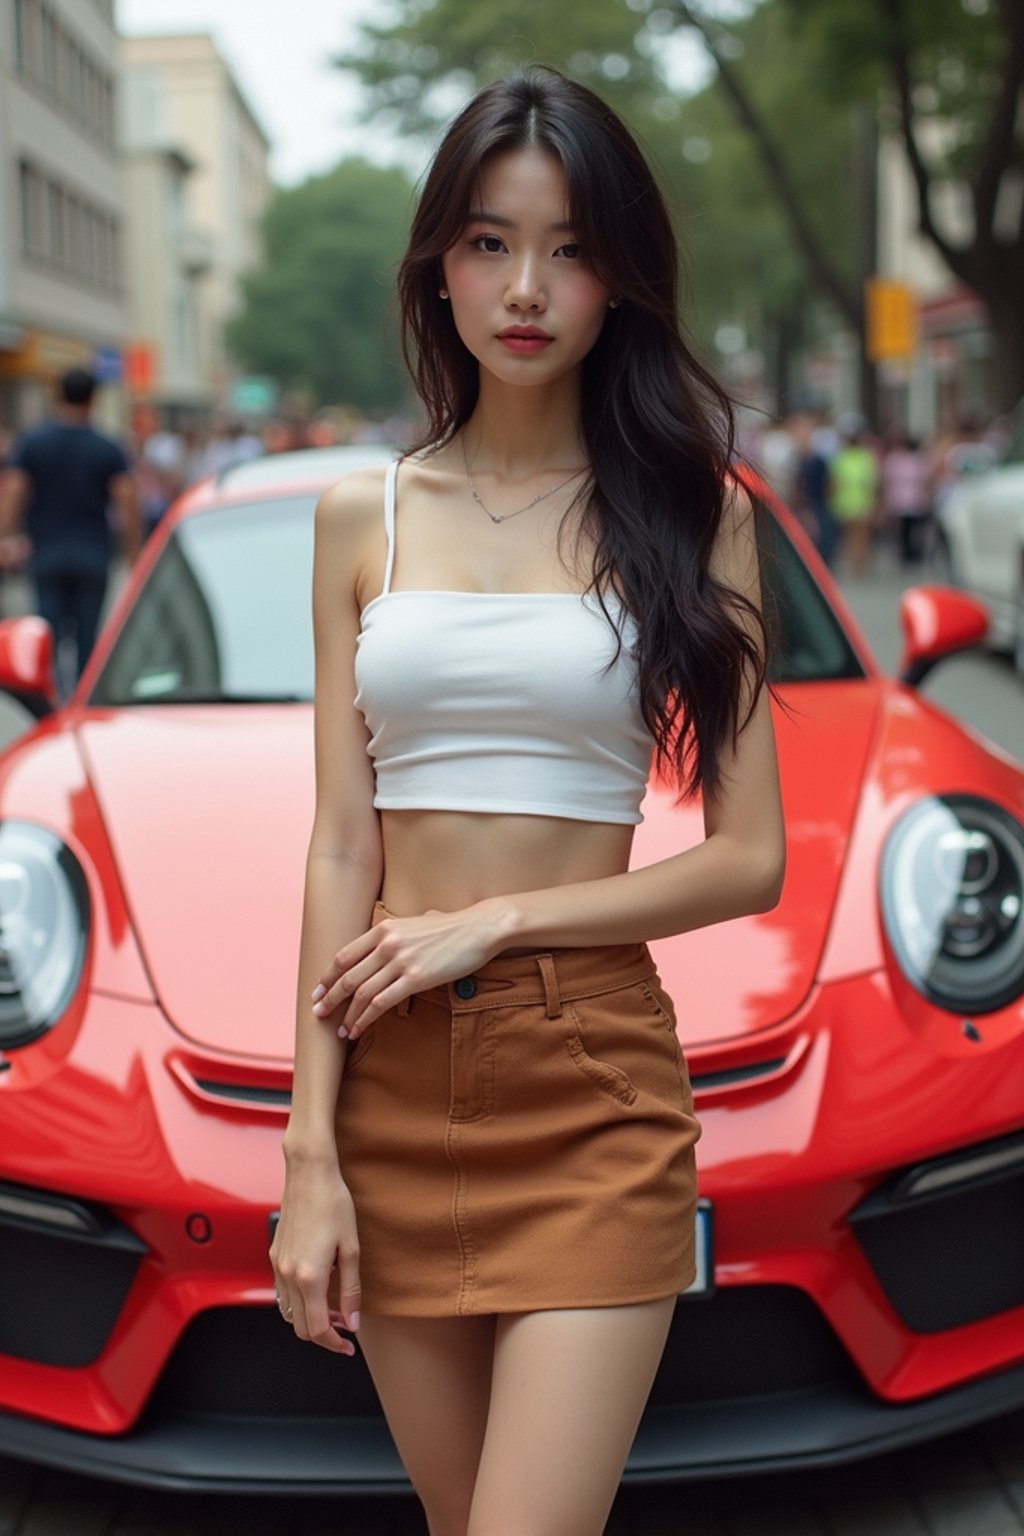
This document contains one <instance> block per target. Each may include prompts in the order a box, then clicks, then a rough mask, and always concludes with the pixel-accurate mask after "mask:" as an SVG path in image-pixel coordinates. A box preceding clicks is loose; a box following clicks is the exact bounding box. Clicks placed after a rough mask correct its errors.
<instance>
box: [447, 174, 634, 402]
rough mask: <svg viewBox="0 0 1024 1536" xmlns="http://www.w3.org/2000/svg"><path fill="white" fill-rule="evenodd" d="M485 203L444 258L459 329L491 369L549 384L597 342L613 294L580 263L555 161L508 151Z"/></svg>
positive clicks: (489, 177)
mask: <svg viewBox="0 0 1024 1536" xmlns="http://www.w3.org/2000/svg"><path fill="white" fill-rule="evenodd" d="M478 197H479V201H478V202H476V203H475V204H474V206H473V207H472V208H471V209H470V216H469V219H468V221H467V223H466V226H465V228H464V229H463V231H462V234H461V235H460V236H459V239H458V240H457V241H456V243H455V244H454V245H453V246H452V247H451V249H450V250H449V251H447V252H446V253H445V256H444V259H443V263H442V265H443V269H444V284H445V287H446V288H447V289H448V293H449V295H450V298H451V306H452V314H453V316H454V318H455V325H456V328H457V330H458V332H459V335H460V336H461V337H462V340H463V341H464V342H465V344H466V346H467V347H468V348H469V350H470V352H472V354H473V356H474V357H475V358H476V359H477V360H478V362H479V363H480V366H481V367H482V368H486V369H487V370H488V372H490V373H492V374H494V375H495V377H497V378H499V379H501V380H503V381H505V382H507V383H510V384H540V383H550V382H551V381H552V380H553V379H556V378H559V377H561V376H563V375H564V374H566V373H568V372H570V371H571V370H572V369H574V368H576V367H578V366H579V364H580V363H581V362H582V361H583V359H584V357H586V355H587V353H588V352H589V351H590V349H591V347H592V346H593V345H594V342H595V341H596V340H597V337H598V334H599V333H600V330H601V326H602V325H603V324H604V320H605V316H606V314H607V312H608V301H609V297H610V294H609V290H608V288H607V287H606V286H605V285H604V283H602V282H601V280H600V279H599V278H598V277H595V275H594V273H593V272H591V271H590V270H589V268H588V267H586V266H585V265H584V263H583V261H582V259H581V253H580V248H579V246H578V244H577V243H576V237H575V231H574V230H573V227H572V225H571V224H570V223H569V211H568V204H569V199H568V189H567V187H566V183H565V174H564V172H563V170H562V167H561V165H560V164H559V162H558V160H557V159H556V157H555V156H554V155H552V154H550V153H548V152H547V151H545V150H540V149H514V150H506V151H503V152H502V153H500V154H495V155H493V156H491V157H490V158H489V159H487V160H486V161H485V162H484V165H483V167H482V170H481V174H480V178H479V183H478Z"/></svg>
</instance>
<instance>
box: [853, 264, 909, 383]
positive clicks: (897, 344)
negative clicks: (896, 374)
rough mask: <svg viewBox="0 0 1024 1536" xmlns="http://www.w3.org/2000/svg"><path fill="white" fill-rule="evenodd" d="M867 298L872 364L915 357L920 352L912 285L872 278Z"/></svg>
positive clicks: (869, 347) (869, 282) (867, 290)
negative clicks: (917, 350)
mask: <svg viewBox="0 0 1024 1536" xmlns="http://www.w3.org/2000/svg"><path fill="white" fill-rule="evenodd" d="M864 297H865V302H866V311H867V313H866V322H867V353H868V357H869V358H870V359H871V361H872V362H873V363H883V362H888V361H890V360H893V359H897V358H902V359H904V360H905V359H908V358H911V357H913V355H914V352H915V351H916V349H917V298H916V296H915V294H914V290H913V289H912V288H911V286H910V284H909V283H899V282H894V281H893V280H891V279H890V278H885V277H869V278H868V280H867V284H866V286H865V295H864Z"/></svg>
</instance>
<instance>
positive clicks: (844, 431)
mask: <svg viewBox="0 0 1024 1536" xmlns="http://www.w3.org/2000/svg"><path fill="white" fill-rule="evenodd" d="M837 429H838V432H839V436H840V439H841V443H840V447H839V451H838V453H836V454H835V456H834V457H833V459H832V462H831V464H830V466H829V497H828V504H829V509H830V511H831V513H832V516H833V517H834V518H835V519H836V521H837V523H838V524H839V525H840V530H841V537H842V551H843V559H844V562H845V564H846V566H847V568H848V570H849V572H850V574H851V575H853V576H862V575H863V574H864V572H865V571H866V570H867V568H868V564H869V562H870V559H871V539H872V535H873V533H874V529H875V521H876V518H877V514H878V491H879V468H878V460H877V458H876V457H875V454H874V452H873V450H872V449H871V448H870V447H869V446H868V444H867V442H866V441H865V437H866V433H867V424H866V422H865V421H864V419H863V417H860V416H856V415H854V414H852V413H851V414H850V415H848V416H845V417H842V418H840V420H839V422H838V423H837Z"/></svg>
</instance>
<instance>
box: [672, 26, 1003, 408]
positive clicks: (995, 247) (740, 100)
mask: <svg viewBox="0 0 1024 1536" xmlns="http://www.w3.org/2000/svg"><path fill="white" fill-rule="evenodd" d="M664 3H665V5H666V6H667V7H668V8H669V9H670V10H671V11H672V13H673V14H674V15H675V16H676V17H677V18H678V20H679V21H680V22H681V23H682V24H683V25H685V26H689V27H692V28H695V29H696V30H697V32H698V33H699V34H700V36H701V37H702V38H703V40H704V43H705V46H706V47H707V49H708V52H709V54H710V55H711V57H712V58H713V59H714V61H715V64H716V67H717V73H718V80H719V83H720V85H721V88H722V90H723V92H724V93H725V95H726V96H727V98H728V100H729V101H730V104H731V106H732V108H733V111H734V113H735V114H736V117H737V120H738V121H739V122H740V123H741V124H742V125H743V127H744V129H745V131H746V132H747V133H749V134H750V136H751V139H752V141H753V142H754V143H755V144H756V146H757V150H758V155H759V158H760V160H761V163H762V166H763V168H764V171H765V173H766V175H767V177H768V179H769V181H770V182H771V184H772V186H773V187H774V188H775V191H776V194H777V196H778V198H779V200H780V203H781V204H782V206H783V207H784V208H785V210H786V213H787V217H788V218H789V221H790V225H791V227H792V229H793V231H794V235H795V237H796V239H797V241H798V243H799V244H800V248H801V250H802V251H803V252H804V255H805V257H806V259H807V261H808V264H809V266H810V267H811V270H812V271H813V272H814V273H815V276H816V278H817V280H818V282H819V283H820V284H821V285H823V286H825V287H827V288H828V290H829V291H830V292H831V293H832V294H833V296H834V297H835V298H836V300H837V301H838V302H840V303H842V284H841V282H837V274H836V272H835V271H834V268H833V265H832V262H831V259H830V253H829V252H828V251H827V250H825V249H823V248H822V246H821V245H820V243H818V242H816V241H815V240H814V239H813V237H812V235H811V232H810V231H809V229H808V227H807V220H806V209H805V208H804V207H803V205H802V204H801V201H800V198H799V195H798V193H797V191H796V189H795V188H794V186H793V183H792V178H791V175H790V170H789V164H788V157H787V154H786V151H785V149H784V147H783V146H784V140H783V139H782V138H781V137H780V135H779V134H778V133H777V132H776V131H775V127H774V125H773V124H772V122H771V121H770V118H769V116H768V114H767V113H766V112H765V110H764V107H763V105H762V103H761V100H760V93H759V90H758V88H757V84H758V82H757V80H756V76H757V74H758V72H759V64H758V63H757V61H753V62H750V63H747V65H746V67H744V60H743V57H742V55H743V51H744V50H743V44H742V39H737V35H736V32H735V29H734V28H730V27H725V26H723V25H722V23H721V22H720V21H719V20H718V19H717V18H716V16H715V14H714V9H713V7H712V6H711V5H709V4H704V5H698V4H694V3H691V0H664ZM764 3H765V4H772V5H775V6H778V7H781V8H782V9H784V10H785V11H786V13H787V14H788V18H789V22H790V28H791V35H792V36H793V37H794V38H797V37H799V38H800V39H801V40H802V41H803V42H804V43H805V44H806V43H807V42H811V43H812V44H813V46H815V47H816V49H817V52H818V56H819V59H820V69H821V79H822V81H823V82H824V83H826V84H827V85H828V86H830V87H831V89H832V90H833V91H834V93H835V97H836V99H837V100H839V101H847V102H852V101H860V102H863V103H866V104H868V105H869V106H870V107H871V108H872V109H874V108H876V107H878V108H880V109H881V111H882V113H883V115H884V116H885V117H886V118H887V119H888V120H889V121H891V122H892V124H893V126H894V127H896V128H897V131H898V132H899V134H900V136H901V138H902V141H903V146H904V149H905V152H906V155H907V159H908V162H909V165H910V168H911V172H912V175H913V179H914V184H915V188H916V194H917V216H918V228H919V230H920V233H921V234H922V235H923V236H924V237H925V238H926V239H928V240H929V241H930V242H931V243H932V245H933V246H934V248H935V250H936V252H937V253H938V255H939V256H940V257H941V258H942V260H943V261H944V262H945V264H946V266H947V267H948V268H949V270H950V272H951V273H952V274H953V275H954V276H955V277H957V278H958V279H959V280H960V281H961V282H963V283H965V284H966V285H967V286H968V287H970V288H973V289H974V290H975V292H976V293H977V294H978V295H979V296H980V297H981V299H982V300H983V302H984V303H985V306H986V308H987V309H988V312H989V317H990V321H991V325H992V332H993V337H994V342H995V370H994V373H995V391H996V399H997V403H998V404H999V405H1000V406H1001V407H1002V408H1004V409H1007V410H1008V409H1010V407H1011V406H1013V405H1014V404H1015V403H1016V401H1017V400H1018V399H1019V398H1020V396H1021V394H1022V393H1024V305H1022V304H1021V302H1020V294H1021V293H1022V292H1024V197H1022V195H1021V191H1022V188H1021V179H1022V173H1024V104H1022V100H1021V97H1022V91H1024V5H1022V4H1021V0H764ZM953 186H956V187H958V188H961V189H963V190H964V191H965V192H966V196H967V200H968V203H969V208H970V215H969V218H968V219H967V220H966V221H964V222H965V223H966V225H967V226H968V227H967V228H966V229H964V228H963V227H961V229H960V230H959V231H957V232H954V231H952V230H951V229H950V227H949V226H948V224H945V223H944V221H943V219H942V217H941V216H940V214H939V211H938V210H939V204H940V201H941V199H942V196H943V194H944V193H945V194H946V195H947V197H948V194H949V191H950V189H951V187H953ZM851 298H852V299H853V300H854V303H855V306H856V308H855V309H854V310H853V311H848V312H849V313H852V314H853V315H854V316H855V317H856V319H857V320H858V323H859V325H862V304H863V300H862V295H861V294H860V293H857V294H856V295H851Z"/></svg>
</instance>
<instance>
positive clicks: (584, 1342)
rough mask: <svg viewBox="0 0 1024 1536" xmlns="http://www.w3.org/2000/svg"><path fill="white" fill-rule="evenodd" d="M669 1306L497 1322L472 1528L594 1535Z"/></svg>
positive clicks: (487, 1534)
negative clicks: (492, 1369) (489, 1399)
mask: <svg viewBox="0 0 1024 1536" xmlns="http://www.w3.org/2000/svg"><path fill="white" fill-rule="evenodd" d="M674 1306H675V1298H674V1297H668V1298H667V1299H666V1300H664V1301H653V1302H645V1303H643V1304H641V1305H637V1306H627V1307H588V1308H585V1309H580V1310H572V1311H551V1312H529V1313H522V1314H516V1315H514V1316H503V1317H499V1318H498V1320H497V1332H496V1337H495V1346H494V1373H493V1379H492V1383H491V1403H490V1412H489V1414H488V1417H487V1432H486V1435H485V1437H484V1443H483V1451H482V1454H481V1456H480V1467H479V1472H478V1474H477V1480H476V1489H475V1492H474V1495H473V1504H472V1509H471V1512H470V1517H469V1527H468V1533H467V1536H511V1533H514V1536H600V1533H601V1532H602V1531H603V1530H604V1527H605V1522H606V1520H607V1518H608V1511H609V1509H610V1508H611V1505H612V1500H613V1499H614V1497H615V1492H616V1489H617V1488H618V1485H619V1481H620V1478H621V1475H622V1469H623V1467H624V1466H625V1463H626V1458H627V1456H628V1455H629V1448H630V1446H631V1444H632V1442H633V1436H634V1434H635V1433H636V1427H637V1424H638V1423H639V1421H640V1415H641V1414H642V1412H643V1409H644V1405H645V1403H646V1402H647V1398H648V1395H649V1393H650V1390H651V1384H652V1382H653V1380H654V1376H655V1372H656V1371H657V1368H658V1362H659V1361H660V1359H661V1356H662V1351H663V1350H664V1347H665V1340H666V1338H667V1336H668V1329H669V1324H670V1322H671V1319H672V1310H673V1307H674Z"/></svg>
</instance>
